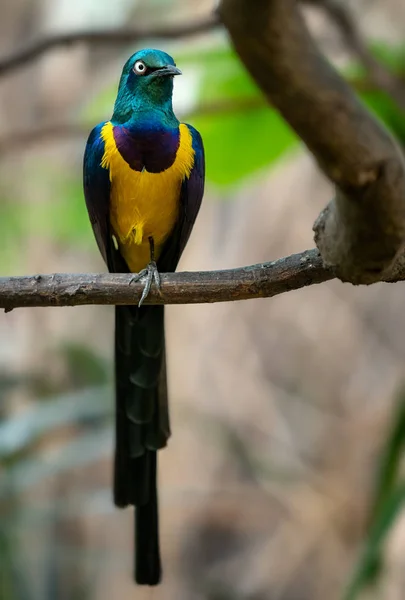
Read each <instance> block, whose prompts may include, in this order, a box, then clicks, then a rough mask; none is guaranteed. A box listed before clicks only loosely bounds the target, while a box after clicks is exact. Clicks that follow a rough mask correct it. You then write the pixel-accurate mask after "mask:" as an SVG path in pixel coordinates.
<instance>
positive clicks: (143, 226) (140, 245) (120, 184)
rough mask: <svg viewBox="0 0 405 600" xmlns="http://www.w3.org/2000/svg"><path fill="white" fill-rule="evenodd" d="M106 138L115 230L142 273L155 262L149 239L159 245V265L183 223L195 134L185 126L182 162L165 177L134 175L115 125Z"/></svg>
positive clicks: (104, 161)
mask: <svg viewBox="0 0 405 600" xmlns="http://www.w3.org/2000/svg"><path fill="white" fill-rule="evenodd" d="M101 135H102V138H103V140H104V144H105V150H104V156H103V159H102V162H101V165H102V166H103V167H104V168H107V169H108V170H109V173H110V181H111V192H110V222H111V226H112V230H113V233H114V236H115V237H116V239H117V243H118V247H119V249H120V252H121V254H122V256H123V257H124V259H125V261H126V263H127V265H128V267H129V269H130V271H132V272H138V271H140V270H141V269H143V268H144V267H146V265H147V264H148V262H149V260H150V252H149V239H148V238H149V237H150V236H152V237H153V239H154V242H155V257H156V259H157V258H158V257H159V254H160V252H161V250H162V247H163V244H164V242H165V241H166V240H167V238H168V236H169V235H170V233H171V231H172V229H173V227H174V225H175V223H176V221H177V219H178V215H179V200H180V188H181V184H182V182H183V180H184V178H185V177H189V176H190V173H191V169H192V167H193V163H194V150H193V147H192V137H191V133H190V131H189V129H188V127H187V126H186V125H184V124H181V125H180V143H179V148H178V150H177V155H176V160H175V161H174V163H173V164H172V166H171V167H169V168H168V169H166V170H165V171H162V172H161V173H149V172H148V171H146V170H144V171H142V172H139V171H134V170H133V169H131V167H130V166H129V165H128V163H127V162H125V160H124V159H123V158H122V156H121V154H120V153H119V151H118V149H117V146H116V144H115V140H114V135H113V125H112V124H111V123H110V122H107V123H106V124H105V125H104V127H103V129H102V131H101Z"/></svg>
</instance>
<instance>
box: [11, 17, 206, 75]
mask: <svg viewBox="0 0 405 600" xmlns="http://www.w3.org/2000/svg"><path fill="white" fill-rule="evenodd" d="M217 25H218V21H217V20H216V19H215V18H213V17H208V18H205V19H203V20H201V21H196V22H195V23H186V24H184V25H178V26H177V27H175V26H170V27H165V28H162V27H156V28H154V27H151V28H144V29H143V28H127V29H104V30H101V31H97V30H94V29H88V30H83V31H77V32H72V33H64V34H61V35H52V36H48V37H44V38H42V39H39V40H36V41H34V42H32V43H31V44H28V45H27V46H26V47H25V48H21V49H20V50H17V51H16V52H14V53H12V54H10V55H9V56H6V57H5V58H3V59H1V60H0V76H2V75H5V74H6V73H9V72H11V71H14V70H16V69H18V68H20V67H22V66H23V65H26V64H28V63H30V62H32V61H33V60H35V59H37V58H39V57H40V56H42V54H45V53H46V52H49V51H50V50H54V49H55V48H60V47H62V46H71V45H73V44H91V45H95V44H103V45H104V46H108V45H110V46H117V45H122V44H128V43H130V42H138V41H140V40H143V39H153V38H159V39H164V40H173V39H177V38H183V37H186V36H190V35H196V34H199V33H205V32H206V31H210V30H212V29H213V28H214V27H216V26H217Z"/></svg>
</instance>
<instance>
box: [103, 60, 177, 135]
mask: <svg viewBox="0 0 405 600" xmlns="http://www.w3.org/2000/svg"><path fill="white" fill-rule="evenodd" d="M175 75H181V71H180V69H178V68H177V67H176V65H175V62H174V60H173V59H172V57H171V56H169V54H166V52H163V51H162V50H153V49H150V48H146V49H144V50H140V51H139V52H136V53H135V54H133V55H132V56H131V58H129V59H128V60H127V62H126V63H125V65H124V68H123V70H122V75H121V79H120V83H119V87H118V95H117V100H116V102H115V106H114V114H113V120H114V121H115V122H118V123H125V122H126V121H128V119H130V118H131V115H132V114H133V113H140V112H150V111H151V110H158V111H161V112H164V113H166V114H172V112H173V109H172V94H173V77H174V76H175Z"/></svg>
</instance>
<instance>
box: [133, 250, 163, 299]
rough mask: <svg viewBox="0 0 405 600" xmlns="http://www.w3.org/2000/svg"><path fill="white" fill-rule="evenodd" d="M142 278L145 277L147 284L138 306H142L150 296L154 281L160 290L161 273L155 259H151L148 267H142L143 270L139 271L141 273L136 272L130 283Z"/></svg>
mask: <svg viewBox="0 0 405 600" xmlns="http://www.w3.org/2000/svg"><path fill="white" fill-rule="evenodd" d="M141 279H145V285H144V288H143V291H142V296H141V299H140V300H139V302H138V306H142V304H143V303H144V301H145V300H146V298H147V297H148V295H149V292H150V290H151V287H152V283H153V282H155V284H156V287H157V288H158V290H160V285H161V279H160V273H159V271H158V268H157V264H156V262H155V261H154V260H151V262H150V263H149V264H148V266H147V267H146V269H142V271H139V273H134V274H133V275H132V277H131V279H130V280H129V284H131V283H134V282H135V281H140V280H141Z"/></svg>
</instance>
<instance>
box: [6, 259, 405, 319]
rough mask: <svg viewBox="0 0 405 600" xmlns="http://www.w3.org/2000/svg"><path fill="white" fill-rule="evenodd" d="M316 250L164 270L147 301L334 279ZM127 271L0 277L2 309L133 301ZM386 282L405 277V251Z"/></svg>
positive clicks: (245, 293) (237, 296) (137, 285)
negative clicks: (216, 266)
mask: <svg viewBox="0 0 405 600" xmlns="http://www.w3.org/2000/svg"><path fill="white" fill-rule="evenodd" d="M334 277H335V275H334V273H333V271H332V269H330V268H328V267H326V266H325V265H324V263H323V261H322V258H321V255H320V254H319V251H318V250H317V249H315V248H314V249H312V250H306V251H305V252H301V253H299V254H292V255H291V256H287V257H285V258H280V259H279V260H275V261H273V262H266V263H261V264H257V265H251V266H248V267H240V268H237V269H227V270H223V271H200V272H193V273H188V272H183V273H162V275H161V279H162V286H161V290H160V291H158V290H157V289H156V288H155V287H154V286H153V287H152V289H151V292H150V295H149V296H148V298H147V300H146V302H145V304H203V303H208V302H231V301H234V300H250V299H253V298H271V297H273V296H277V295H279V294H283V293H285V292H290V291H292V290H298V289H300V288H303V287H306V286H309V285H314V284H317V283H323V282H324V281H329V280H330V279H334ZM130 280H131V274H128V273H87V274H68V273H55V274H53V275H29V276H24V277H0V309H4V310H5V311H6V312H9V311H11V310H13V309H14V308H22V307H34V306H38V307H44V306H83V305H87V304H109V305H114V304H115V305H117V304H120V305H121V304H122V305H132V304H137V303H138V302H139V299H140V297H141V294H142V289H143V283H142V282H132V283H131V282H130ZM385 281H387V282H389V283H394V282H396V281H405V255H403V256H401V258H400V260H399V261H398V262H397V263H396V267H395V271H394V272H393V273H391V274H390V275H389V276H388V277H387V278H386V279H385Z"/></svg>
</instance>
